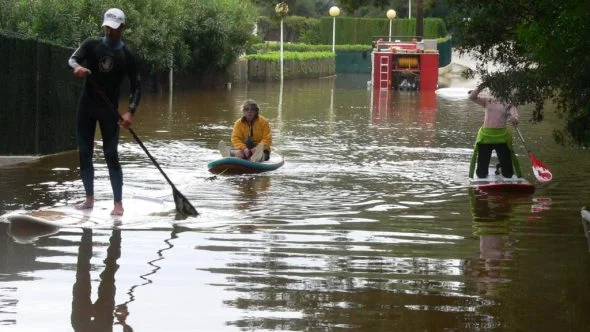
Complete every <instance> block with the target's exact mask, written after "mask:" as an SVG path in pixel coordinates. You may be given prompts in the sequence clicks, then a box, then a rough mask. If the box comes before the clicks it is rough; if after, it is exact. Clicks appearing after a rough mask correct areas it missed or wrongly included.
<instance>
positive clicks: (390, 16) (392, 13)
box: [387, 9, 396, 41]
mask: <svg viewBox="0 0 590 332" xmlns="http://www.w3.org/2000/svg"><path fill="white" fill-rule="evenodd" d="M395 15H396V12H395V10H393V9H390V10H388V11H387V18H388V19H389V41H391V21H392V20H393V19H394V18H395Z"/></svg>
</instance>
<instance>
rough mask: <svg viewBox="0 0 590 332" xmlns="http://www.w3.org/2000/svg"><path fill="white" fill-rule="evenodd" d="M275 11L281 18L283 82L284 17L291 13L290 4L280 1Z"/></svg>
mask: <svg viewBox="0 0 590 332" xmlns="http://www.w3.org/2000/svg"><path fill="white" fill-rule="evenodd" d="M275 13H277V15H279V17H280V18H281V82H283V17H285V16H287V13H289V6H287V3H286V2H281V3H278V4H277V5H276V6H275Z"/></svg>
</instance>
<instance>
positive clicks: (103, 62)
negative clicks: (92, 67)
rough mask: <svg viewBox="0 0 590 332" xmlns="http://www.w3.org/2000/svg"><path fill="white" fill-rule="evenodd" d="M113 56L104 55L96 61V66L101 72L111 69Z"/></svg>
mask: <svg viewBox="0 0 590 332" xmlns="http://www.w3.org/2000/svg"><path fill="white" fill-rule="evenodd" d="M113 64H114V61H113V58H111V57H110V56H105V57H104V58H101V59H100V60H99V62H98V68H99V69H100V71H101V72H103V73H108V72H110V71H111V70H113Z"/></svg>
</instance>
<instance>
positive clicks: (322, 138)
mask: <svg viewBox="0 0 590 332" xmlns="http://www.w3.org/2000/svg"><path fill="white" fill-rule="evenodd" d="M368 79H369V78H368V77H367V76H366V75H338V76H337V77H332V78H326V79H320V80H305V81H286V82H284V84H282V85H281V84H279V83H255V84H254V83H250V84H247V85H244V86H234V87H232V88H231V89H219V90H205V91H175V93H174V95H173V97H172V98H171V97H170V96H168V95H165V96H154V95H146V96H144V98H143V100H142V104H141V106H140V110H139V111H138V114H137V120H136V123H135V124H134V129H135V130H136V132H137V134H138V135H139V137H140V138H141V139H142V141H143V142H144V143H145V145H146V147H147V148H148V150H149V151H150V152H151V154H152V155H153V156H154V157H155V158H156V159H157V161H158V162H159V164H160V165H161V166H162V168H163V169H164V171H165V172H166V174H167V175H168V176H169V177H170V179H171V180H172V182H174V183H175V184H176V186H177V187H178V189H179V190H180V191H181V192H182V193H183V194H184V195H185V196H186V197H187V198H188V199H189V200H190V201H191V202H192V204H193V205H194V206H195V207H196V208H197V210H198V211H199V213H200V215H199V216H198V217H196V218H188V219H179V218H177V217H175V216H174V215H163V216H160V217H155V218H153V217H152V218H151V219H150V220H147V221H146V223H145V224H142V223H134V224H133V225H125V224H123V225H119V226H118V227H116V229H109V227H102V228H100V229H92V230H81V229H77V228H67V229H61V230H59V231H57V232H56V233H54V234H51V235H47V236H42V237H40V238H39V239H37V240H36V241H32V242H29V243H20V242H18V241H16V240H15V239H14V238H13V236H12V235H11V234H12V233H10V234H9V232H8V228H9V227H8V223H6V222H0V330H1V331H3V332H5V331H10V332H13V331H18V332H25V331H26V332H33V331H93V330H99V331H111V330H112V331H131V329H132V330H133V331H141V332H146V331H367V332H369V331H371V332H374V331H587V330H588V327H589V326H590V315H589V311H590V282H589V280H590V255H589V245H590V242H589V240H588V239H587V238H586V236H585V233H584V227H583V226H584V225H583V222H582V219H581V217H580V209H581V208H582V206H584V205H585V204H586V203H588V194H589V190H588V188H590V178H589V177H588V176H587V174H588V165H590V152H589V151H587V150H579V149H574V148H570V147H562V146H558V145H556V144H555V143H554V142H553V138H552V129H553V128H555V127H556V126H559V125H560V122H559V120H558V119H556V117H553V116H548V120H547V121H545V122H544V123H542V124H538V125H531V124H530V123H529V122H528V121H527V120H528V119H529V117H530V115H529V114H530V111H531V108H530V107H522V108H521V109H520V114H521V124H520V126H519V127H520V128H521V131H522V133H523V135H524V136H525V139H526V140H527V145H528V146H529V148H531V149H532V151H533V152H534V154H535V156H536V157H537V158H538V159H540V160H542V161H543V162H544V163H545V164H547V165H548V166H550V168H551V170H552V172H553V176H554V178H553V181H551V182H550V183H548V184H538V185H537V188H536V191H535V193H534V194H533V195H530V196H527V195H516V196H515V195H482V194H479V193H476V192H473V191H471V190H470V189H469V186H468V181H467V172H468V167H469V162H470V158H471V152H472V146H473V142H474V138H475V135H476V132H477V129H478V127H479V125H480V124H481V123H482V121H483V111H482V110H481V109H480V108H479V107H478V106H477V105H475V104H473V103H472V102H470V101H468V100H467V99H466V98H465V97H466V91H467V87H469V86H472V85H473V84H472V82H465V81H459V80H457V81H451V82H448V83H447V88H443V89H440V90H439V91H438V92H437V93H415V92H394V93H391V94H388V93H384V94H383V95H375V96H374V95H373V94H372V92H371V90H368V89H367V88H366V81H367V80H368ZM246 98H253V99H255V100H256V101H257V102H258V103H259V105H260V106H261V109H262V114H263V115H265V116H266V117H267V118H268V119H269V120H270V123H271V127H272V130H273V142H274V143H273V146H274V148H275V149H276V150H277V151H279V152H280V153H281V154H282V155H283V156H284V158H285V165H284V166H283V167H282V168H280V169H278V170H276V171H273V172H268V173H263V174H259V175H244V176H216V177H213V175H212V174H210V173H209V172H208V170H207V163H209V162H210V161H212V160H214V159H216V158H218V157H219V153H218V151H217V150H216V149H217V148H216V147H217V142H218V141H219V140H222V139H223V140H225V141H226V142H229V136H230V133H231V128H232V125H233V122H234V120H235V119H236V118H237V117H238V116H239V115H240V113H241V112H240V109H239V107H240V105H241V103H242V102H243V101H244V100H245V99H246ZM122 103H123V104H124V103H125V101H122ZM100 147H101V142H100V140H99V139H97V151H96V155H95V165H96V182H95V186H96V196H97V199H102V200H109V199H110V198H111V197H112V193H111V189H110V184H109V181H108V172H107V170H106V166H105V163H104V160H103V159H102V153H101V152H100ZM515 147H516V150H517V153H518V156H519V160H520V163H521V165H522V166H523V170H524V173H525V177H526V178H528V179H529V180H530V181H533V180H534V177H533V175H532V171H531V168H530V161H529V160H528V158H527V155H526V151H525V150H524V148H523V146H522V144H521V143H520V142H519V141H518V140H515ZM120 157H121V162H122V165H123V171H124V176H125V186H124V193H123V194H124V198H129V197H132V196H135V195H140V196H147V197H153V198H160V199H164V200H167V201H168V202H170V200H171V199H172V197H171V196H172V190H171V188H170V186H169V185H168V184H167V182H166V181H165V180H164V178H163V177H162V175H161V174H160V173H159V172H158V170H157V169H156V168H155V167H154V166H153V165H152V163H151V162H150V160H149V159H148V158H147V157H146V155H145V154H144V152H143V150H142V149H141V148H140V147H139V146H138V144H137V143H136V142H135V141H134V140H133V138H132V137H131V136H130V135H129V134H127V133H124V134H123V137H122V142H121V145H120ZM77 167H78V162H77V156H76V153H75V152H68V153H63V154H58V155H54V156H48V157H44V158H41V159H39V160H37V161H33V162H29V163H26V164H19V165H12V166H5V167H2V168H0V214H5V213H10V212H13V211H16V210H28V209H36V208H40V207H45V206H58V205H65V204H73V203H75V202H79V201H80V200H81V199H82V198H83V189H82V183H81V181H80V179H79V175H78V169H77ZM3 221H5V220H3ZM21 242H22V241H21Z"/></svg>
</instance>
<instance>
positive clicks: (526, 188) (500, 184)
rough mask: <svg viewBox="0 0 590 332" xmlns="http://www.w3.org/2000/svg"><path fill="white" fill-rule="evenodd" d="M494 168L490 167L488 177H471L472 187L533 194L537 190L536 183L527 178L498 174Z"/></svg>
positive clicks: (490, 190) (486, 190)
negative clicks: (506, 176)
mask: <svg viewBox="0 0 590 332" xmlns="http://www.w3.org/2000/svg"><path fill="white" fill-rule="evenodd" d="M495 171H496V170H495V169H494V168H490V169H489V171H488V176H487V177H486V178H481V179H480V178H477V177H476V178H474V179H469V185H470V186H471V187H472V188H475V189H477V190H481V191H485V192H505V193H519V194H532V193H534V192H535V185H533V184H532V183H530V182H528V181H527V179H525V178H519V177H516V175H513V176H512V177H511V178H505V177H503V176H502V175H496V174H495V173H494V172H495Z"/></svg>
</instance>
